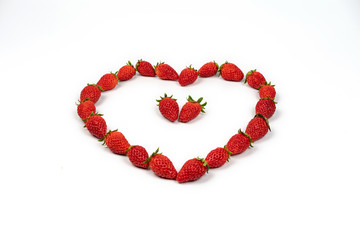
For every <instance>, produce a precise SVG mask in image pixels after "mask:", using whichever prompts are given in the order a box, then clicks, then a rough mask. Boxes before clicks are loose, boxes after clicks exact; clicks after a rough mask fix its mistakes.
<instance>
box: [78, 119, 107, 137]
mask: <svg viewBox="0 0 360 240" xmlns="http://www.w3.org/2000/svg"><path fill="white" fill-rule="evenodd" d="M83 121H84V122H85V126H84V127H86V128H87V129H88V130H89V132H90V133H91V134H92V135H94V136H95V137H97V138H100V139H101V138H103V137H104V136H105V134H106V129H107V126H106V122H105V120H104V118H102V115H101V114H97V113H91V114H90V116H89V117H88V118H86V119H84V120H83Z"/></svg>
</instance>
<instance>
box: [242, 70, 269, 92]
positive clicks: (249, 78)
mask: <svg viewBox="0 0 360 240" xmlns="http://www.w3.org/2000/svg"><path fill="white" fill-rule="evenodd" d="M246 82H247V83H248V84H249V86H250V87H252V88H255V89H259V88H260V86H261V85H264V84H265V82H266V80H265V77H264V76H263V75H262V74H261V73H260V72H258V71H256V69H254V70H251V71H249V72H248V73H247V74H246V78H245V82H244V83H246Z"/></svg>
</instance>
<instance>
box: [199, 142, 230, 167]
mask: <svg viewBox="0 0 360 240" xmlns="http://www.w3.org/2000/svg"><path fill="white" fill-rule="evenodd" d="M230 155H231V152H230V151H229V150H227V148H226V146H225V147H218V148H215V149H214V150H212V151H210V152H209V153H208V155H207V156H206V158H205V161H206V162H207V163H208V165H209V168H217V167H221V166H222V165H224V164H225V162H226V161H229V158H230Z"/></svg>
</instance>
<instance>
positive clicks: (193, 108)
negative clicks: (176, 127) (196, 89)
mask: <svg viewBox="0 0 360 240" xmlns="http://www.w3.org/2000/svg"><path fill="white" fill-rule="evenodd" d="M187 100H188V102H187V103H185V105H184V106H183V107H182V108H181V111H180V117H179V121H180V122H188V121H190V120H192V119H194V118H196V116H197V115H199V114H200V112H203V113H205V111H204V109H205V106H206V104H207V102H205V103H203V104H201V101H202V100H203V98H202V97H201V98H199V99H198V100H197V101H195V100H194V99H192V97H191V96H189V97H188V99H187Z"/></svg>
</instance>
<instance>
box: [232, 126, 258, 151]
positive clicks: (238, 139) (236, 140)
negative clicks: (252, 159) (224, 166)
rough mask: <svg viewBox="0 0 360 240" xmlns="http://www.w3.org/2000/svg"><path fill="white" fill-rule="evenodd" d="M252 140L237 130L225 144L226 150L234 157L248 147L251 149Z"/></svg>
mask: <svg viewBox="0 0 360 240" xmlns="http://www.w3.org/2000/svg"><path fill="white" fill-rule="evenodd" d="M251 143H253V140H252V139H251V137H250V136H249V135H248V134H246V133H244V132H242V131H241V129H239V131H238V133H237V134H235V135H234V136H232V137H231V138H230V139H229V141H228V142H227V144H226V148H227V149H228V150H229V151H230V152H231V154H230V155H235V154H239V153H242V152H244V151H245V150H246V149H248V148H249V147H252V145H251Z"/></svg>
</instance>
